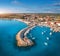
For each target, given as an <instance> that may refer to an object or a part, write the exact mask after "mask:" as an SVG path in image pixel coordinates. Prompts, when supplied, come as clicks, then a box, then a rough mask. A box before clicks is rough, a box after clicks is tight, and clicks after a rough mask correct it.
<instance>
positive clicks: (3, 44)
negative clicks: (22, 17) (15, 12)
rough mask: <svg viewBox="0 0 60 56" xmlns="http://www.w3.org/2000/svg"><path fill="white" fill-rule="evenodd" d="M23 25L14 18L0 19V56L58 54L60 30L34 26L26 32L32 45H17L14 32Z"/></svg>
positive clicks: (52, 55) (59, 54)
mask: <svg viewBox="0 0 60 56" xmlns="http://www.w3.org/2000/svg"><path fill="white" fill-rule="evenodd" d="M25 27H28V25H27V24H25V23H23V22H19V21H16V20H2V19H1V20H0V56H60V32H53V31H52V30H51V29H50V28H49V27H45V26H36V27H35V28H33V29H32V30H31V31H30V32H29V33H28V34H27V37H28V38H29V39H31V40H32V41H33V42H34V45H33V46H31V47H18V46H17V45H16V34H17V33H18V32H19V31H20V30H22V29H24V28H25ZM33 38H34V39H33Z"/></svg>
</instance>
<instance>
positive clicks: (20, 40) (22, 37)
mask: <svg viewBox="0 0 60 56" xmlns="http://www.w3.org/2000/svg"><path fill="white" fill-rule="evenodd" d="M33 27H34V26H29V27H27V28H24V29H22V30H21V31H19V32H18V33H17V35H16V40H17V46H19V47H21V46H23V47H26V46H32V45H33V44H34V43H33V41H32V40H30V39H28V37H27V36H26V35H27V33H28V32H29V31H30V29H32V28H33Z"/></svg>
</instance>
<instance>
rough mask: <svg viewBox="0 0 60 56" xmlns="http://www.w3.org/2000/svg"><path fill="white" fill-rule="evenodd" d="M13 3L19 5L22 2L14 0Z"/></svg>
mask: <svg viewBox="0 0 60 56" xmlns="http://www.w3.org/2000/svg"><path fill="white" fill-rule="evenodd" d="M11 3H12V4H15V5H19V4H20V2H19V1H17V0H13V1H12V2H11Z"/></svg>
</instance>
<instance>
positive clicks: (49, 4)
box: [0, 0, 60, 13]
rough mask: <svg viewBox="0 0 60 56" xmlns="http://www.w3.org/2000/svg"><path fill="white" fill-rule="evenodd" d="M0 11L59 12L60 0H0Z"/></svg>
mask: <svg viewBox="0 0 60 56" xmlns="http://www.w3.org/2000/svg"><path fill="white" fill-rule="evenodd" d="M0 13H60V0H0Z"/></svg>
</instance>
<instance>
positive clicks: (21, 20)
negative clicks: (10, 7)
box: [14, 19, 30, 25]
mask: <svg viewBox="0 0 60 56" xmlns="http://www.w3.org/2000/svg"><path fill="white" fill-rule="evenodd" d="M14 20H17V21H20V22H23V23H26V24H27V25H28V24H29V23H30V22H28V21H24V20H23V19H14Z"/></svg>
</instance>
